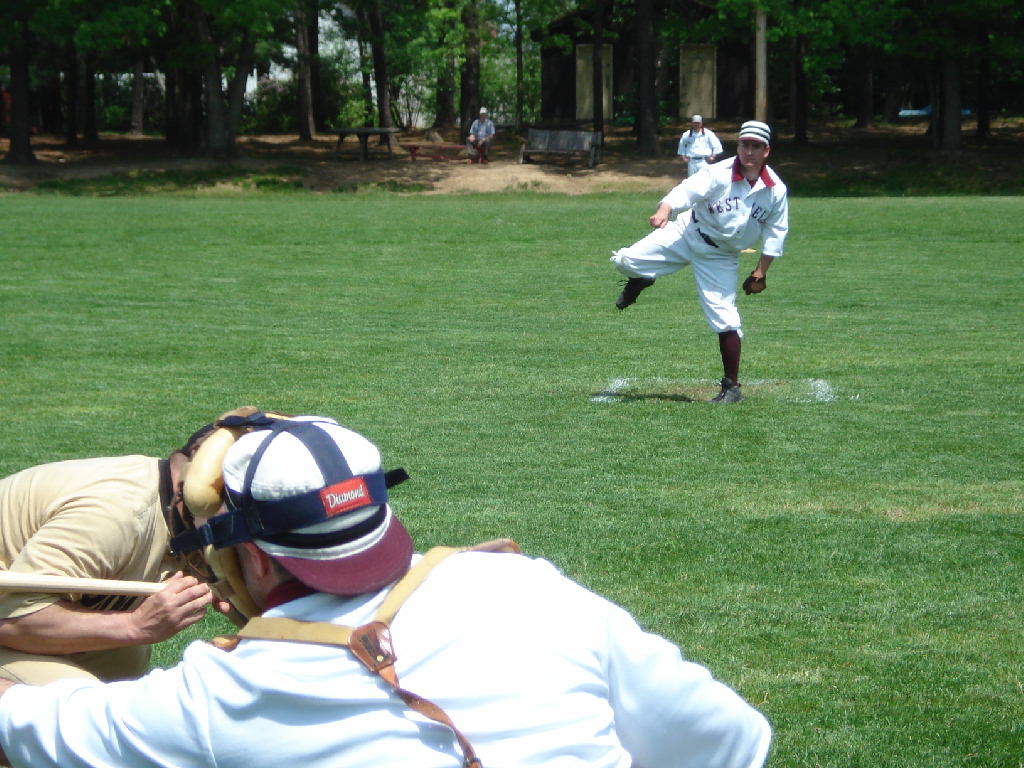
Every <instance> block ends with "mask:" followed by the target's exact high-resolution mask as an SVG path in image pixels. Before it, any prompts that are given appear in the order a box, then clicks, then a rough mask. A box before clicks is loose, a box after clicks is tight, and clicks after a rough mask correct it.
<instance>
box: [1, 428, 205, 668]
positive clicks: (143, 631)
mask: <svg viewBox="0 0 1024 768" xmlns="http://www.w3.org/2000/svg"><path fill="white" fill-rule="evenodd" d="M198 434H199V433H197V435H198ZM195 437H196V436H193V438H195ZM190 441H191V439H190ZM192 447H193V448H194V447H195V446H194V445H193V446H192ZM185 450H189V448H188V444H186V447H185V448H183V449H181V450H178V451H175V452H174V453H172V454H171V456H170V457H169V458H168V459H155V458H150V457H148V456H121V457H111V458H92V459H78V460H71V461H60V462H54V463H51V464H43V465H40V466H36V467H31V468H29V469H25V470H22V471H20V472H17V473H15V474H13V475H11V476H9V477H6V478H4V479H2V480H0V569H3V570H9V571H19V572H28V573H40V574H51V575H60V576H80V577H87V578H102V579H127V580H132V581H153V582H157V581H163V580H165V579H166V586H165V588H164V589H163V590H161V591H160V592H158V593H157V594H155V595H152V596H150V597H145V598H142V597H127V596H116V595H114V596H110V595H106V596H100V595H70V594H68V595H55V594H19V593H11V592H3V591H0V678H5V679H9V680H14V681H16V682H26V683H33V684H42V683H46V682H49V681H51V680H55V679H59V678H64V677H96V678H99V679H100V680H104V681H111V680H122V679H129V678H133V677H138V676H139V675H141V674H142V673H144V672H145V671H146V668H147V667H148V665H149V657H150V650H151V646H152V645H153V644H154V643H158V642H161V641H162V640H165V639H167V638H168V637H171V636H172V635H174V634H176V633H177V632H179V631H181V630H182V629H184V628H185V627H188V626H190V625H192V624H195V623H196V622H198V621H199V620H200V619H201V618H202V617H203V616H204V615H205V613H206V607H207V606H208V605H210V604H211V602H212V601H213V596H212V594H211V592H210V588H209V586H208V585H207V584H204V583H200V582H199V581H198V580H197V579H195V578H194V577H193V576H186V575H183V574H182V573H181V572H180V571H178V568H180V567H181V565H182V564H181V563H180V562H178V561H176V560H174V559H173V558H172V557H171V555H170V552H169V549H168V540H169V531H168V526H169V525H170V524H171V522H170V520H171V519H172V516H173V515H174V514H175V509H176V507H177V512H178V513H180V504H181V501H180V494H179V493H177V492H176V490H177V489H178V488H179V487H180V485H179V483H180V480H179V478H180V476H181V474H182V468H183V467H184V466H185V464H186V463H187V460H188V456H187V455H186V454H185V453H183V451H185Z"/></svg>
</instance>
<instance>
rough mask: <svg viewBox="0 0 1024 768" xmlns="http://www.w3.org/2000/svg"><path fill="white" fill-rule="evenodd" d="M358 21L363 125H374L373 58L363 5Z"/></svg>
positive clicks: (356, 9) (356, 10)
mask: <svg viewBox="0 0 1024 768" xmlns="http://www.w3.org/2000/svg"><path fill="white" fill-rule="evenodd" d="M355 12H356V20H357V22H358V24H359V38H358V39H357V40H356V45H357V46H358V48H359V72H360V73H361V75H362V78H363V125H365V126H370V125H373V82H372V80H371V78H370V67H371V66H372V64H373V62H372V60H371V59H372V57H371V56H370V55H369V54H368V53H367V52H366V45H367V41H366V40H365V39H364V35H365V34H367V33H366V30H368V29H369V27H370V25H369V22H368V21H367V19H366V11H365V10H363V7H362V6H361V5H356V6H355Z"/></svg>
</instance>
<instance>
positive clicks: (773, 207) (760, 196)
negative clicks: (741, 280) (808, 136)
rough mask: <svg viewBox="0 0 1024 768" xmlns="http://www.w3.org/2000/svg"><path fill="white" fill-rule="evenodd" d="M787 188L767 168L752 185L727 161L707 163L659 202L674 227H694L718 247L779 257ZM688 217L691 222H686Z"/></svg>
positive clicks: (786, 214) (734, 162)
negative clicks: (667, 210)
mask: <svg viewBox="0 0 1024 768" xmlns="http://www.w3.org/2000/svg"><path fill="white" fill-rule="evenodd" d="M786 192H787V191H786V185H785V184H784V183H783V182H782V179H780V178H779V176H778V174H776V173H775V171H773V170H772V169H771V168H769V167H768V166H767V165H766V166H764V168H763V169H762V170H761V175H760V176H759V177H758V178H757V181H755V182H754V184H753V185H751V184H750V182H748V181H747V180H746V179H745V178H743V174H742V172H741V171H740V165H739V159H738V158H735V157H730V158H728V159H725V160H721V161H719V162H717V163H714V164H712V165H709V166H707V167H705V168H703V169H701V170H700V171H699V172H697V173H696V174H694V175H693V176H690V177H688V178H686V179H684V180H683V181H682V182H680V183H679V184H677V185H676V186H675V187H673V188H672V189H671V190H669V192H668V194H667V195H665V197H663V198H662V199H661V202H662V203H663V204H665V205H667V206H669V207H670V208H671V209H672V212H673V213H679V212H680V211H685V210H690V212H691V215H690V216H687V217H679V218H678V219H677V222H678V226H679V227H680V228H685V227H687V226H695V227H697V228H698V229H699V230H700V232H701V233H703V234H704V235H705V236H706V237H708V238H710V239H711V240H712V241H714V243H715V244H716V245H717V246H718V247H719V248H721V249H723V250H726V251H734V252H739V251H742V250H743V249H744V248H755V247H757V246H758V245H760V246H761V253H762V254H763V255H765V256H769V257H772V258H778V257H779V256H781V255H782V251H783V246H784V244H785V241H786V234H787V233H788V232H789V201H788V196H787V193H786ZM691 219H692V221H691Z"/></svg>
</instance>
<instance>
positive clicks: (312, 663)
mask: <svg viewBox="0 0 1024 768" xmlns="http://www.w3.org/2000/svg"><path fill="white" fill-rule="evenodd" d="M383 597H384V592H381V593H379V594H377V595H367V596H363V597H358V598H351V599H345V598H338V597H333V596H331V595H325V594H313V595H309V596H306V597H301V598H299V599H296V600H292V601H291V602H287V603H284V604H283V605H281V606H279V607H276V608H273V609H271V610H270V611H268V612H267V614H266V615H268V616H288V617H291V618H295V619H300V620H307V621H333V622H336V623H342V624H347V625H349V626H359V625H361V624H363V623H365V622H366V621H368V620H369V619H370V618H371V617H372V615H373V612H374V610H375V609H376V608H377V607H378V606H379V604H380V602H381V601H382V599H383ZM392 635H393V638H394V648H395V652H396V653H397V656H398V661H397V663H396V669H397V671H398V674H399V679H400V681H401V684H402V686H403V687H404V688H406V689H408V690H411V691H414V692H415V693H417V694H419V695H422V696H425V697H427V698H429V699H431V700H432V701H434V702H436V703H437V704H438V705H439V706H441V707H443V708H444V710H445V711H446V712H447V713H448V714H449V715H450V716H451V718H452V720H453V721H454V722H455V723H456V725H457V726H458V727H459V729H460V730H462V731H463V732H464V733H465V734H466V735H467V736H468V737H469V739H470V740H471V741H472V743H473V745H474V746H475V747H476V750H477V752H478V754H479V756H480V757H481V759H482V760H483V764H484V765H485V766H487V768H533V767H534V766H537V767H538V768H539V767H540V766H544V767H545V768H550V767H551V766H556V765H557V766H559V767H560V768H629V767H630V766H631V765H633V766H640V767H642V768H654V767H655V766H657V767H658V768H758V767H759V766H760V765H761V764H762V763H763V762H764V760H765V757H766V755H767V752H768V748H769V744H770V741H771V728H770V727H769V725H768V722H767V721H766V720H765V718H764V717H763V716H762V715H761V714H760V713H759V712H758V711H757V710H755V709H754V708H753V707H751V706H750V705H749V704H747V702H745V701H744V700H743V699H742V698H741V697H740V696H739V695H738V694H737V693H736V692H735V691H733V690H732V689H731V688H729V687H727V686H726V685H723V684H722V683H720V682H717V681H716V680H714V679H713V678H712V676H711V674H710V673H709V672H708V670H707V669H705V668H704V667H703V666H701V665H699V664H696V663H693V662H691V661H686V660H685V659H683V658H682V656H681V654H680V652H679V649H678V648H676V647H675V646H674V645H672V644H671V643H669V642H668V641H666V640H664V639H662V638H660V637H657V636H655V635H651V634H648V633H646V632H644V631H643V630H641V629H640V627H638V626H637V624H636V622H635V621H634V620H633V619H632V618H631V617H630V616H629V615H628V614H627V613H626V612H625V611H624V610H622V609H621V608H619V607H617V606H615V605H613V604H612V603H610V602H608V601H607V600H604V599H603V598H601V597H599V596H597V595H595V594H593V593H591V592H589V591H587V590H585V589H584V588H582V587H581V586H579V585H578V584H576V583H574V582H572V581H570V580H569V579H566V578H565V577H563V576H562V575H561V574H559V573H558V572H557V571H556V570H555V568H554V567H553V566H552V565H551V564H550V563H547V562H545V561H542V560H532V559H530V558H527V557H523V556H519V555H504V554H501V555H499V554H480V553H466V554H460V555H456V556H454V557H451V558H449V559H448V560H446V561H445V562H444V563H442V564H441V565H439V566H438V567H437V568H436V569H435V570H434V571H433V572H431V574H430V577H429V578H428V579H427V580H426V582H424V584H423V585H422V586H421V587H420V588H419V589H418V590H417V591H416V592H415V593H414V594H413V595H412V597H410V598H409V600H408V602H407V603H405V604H404V605H403V607H402V609H401V611H399V613H398V615H397V617H396V618H395V620H394V622H393V624H392ZM0 743H2V745H3V748H4V749H5V750H6V752H7V755H8V757H9V759H10V760H11V762H12V764H13V765H14V766H32V768H85V767H86V766H111V765H130V766H135V767H136V768H144V767H145V766H161V767H164V768H182V766H189V767H190V768H204V767H209V768H280V766H284V765H300V766H316V768H350V767H351V766H374V768H407V767H408V766H421V767H423V768H453V766H455V767H457V766H458V765H459V764H460V763H461V755H460V752H459V749H458V745H457V744H456V743H455V741H454V739H453V738H452V734H451V732H450V731H448V729H446V728H444V727H442V726H439V725H437V724H435V723H433V722H432V721H429V720H425V719H424V718H421V717H419V716H417V715H415V714H413V713H411V712H410V710H409V709H408V708H406V706H405V705H404V704H403V703H402V701H401V700H400V699H399V698H398V697H397V696H396V695H395V694H394V693H393V691H392V690H391V689H390V688H389V687H388V686H387V685H386V684H384V683H383V681H381V680H379V679H378V678H375V677H374V676H373V675H371V674H369V673H368V672H367V671H366V670H365V669H364V668H363V667H362V665H361V664H359V663H358V662H357V661H355V660H354V659H353V658H351V657H350V655H349V654H348V652H347V651H345V650H344V649H341V648H334V647H329V646H322V645H312V644H305V643H297V642H275V641H265V640H243V641H242V643H241V644H240V645H239V646H238V648H237V649H236V650H234V651H232V652H225V651H222V650H218V649H216V648H214V647H212V646H209V645H206V644H204V643H195V644H193V645H192V646H190V647H189V648H188V650H187V651H186V652H185V656H184V659H183V661H182V662H181V664H179V665H178V666H177V667H175V668H174V669H170V670H158V671H154V672H152V673H150V674H149V675H147V676H146V677H144V678H142V679H140V680H137V681H130V682H122V683H113V684H111V685H107V686H102V685H97V684H95V683H91V682H88V681H82V682H79V681H61V682H59V683H56V684H53V685H49V686H40V687H34V686H27V685H16V686H14V687H13V688H10V689H9V690H8V691H7V692H6V693H5V694H4V695H3V696H2V697H0Z"/></svg>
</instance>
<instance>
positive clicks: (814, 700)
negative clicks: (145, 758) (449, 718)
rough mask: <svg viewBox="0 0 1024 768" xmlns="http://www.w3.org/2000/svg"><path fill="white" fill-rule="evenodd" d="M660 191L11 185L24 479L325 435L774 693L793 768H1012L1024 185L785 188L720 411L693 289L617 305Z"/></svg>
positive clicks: (1018, 683) (417, 497) (406, 496)
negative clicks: (1018, 188)
mask: <svg viewBox="0 0 1024 768" xmlns="http://www.w3.org/2000/svg"><path fill="white" fill-rule="evenodd" d="M654 202H655V201H654V200H652V199H638V198H637V197H636V196H624V195H621V196H619V195H607V196H605V195H602V196H582V197H572V198H563V197H555V196H543V195H531V194H527V195H520V196H513V195H481V196H474V197H459V198H445V197H416V196H413V197H401V196H396V195H388V194H384V193H377V194H359V195H325V196H313V195H307V194H301V193H293V194H285V193H281V194H255V195H252V196H249V197H244V198H221V197H215V196H208V197H194V198H189V197H155V196H154V197H128V198H90V197H82V198H69V197H56V196H34V195H19V196H7V197H3V198H2V199H0V233H2V237H3V241H2V242H3V245H2V248H0V267H2V270H3V281H2V283H0V307H2V319H3V325H2V330H0V407H2V409H3V412H4V413H5V414H6V419H5V421H6V424H5V437H4V439H3V442H2V445H3V450H2V451H0V473H3V474H6V473H8V472H11V471H14V470H16V469H19V468H21V467H24V466H27V465H30V464H34V463H39V462H42V461H47V460H53V459H60V458H68V457H77V456H85V455H105V454H120V453H136V452H137V453H148V454H152V455H164V454H166V453H167V452H168V451H169V450H170V449H172V448H173V447H175V446H176V445H177V444H179V443H180V442H181V440H182V439H183V438H184V437H185V436H186V435H187V434H189V433H190V432H191V431H192V430H193V429H195V428H196V427H197V426H199V425H200V424H202V423H205V422H207V421H209V420H210V419H211V418H212V417H213V416H214V415H216V414H217V413H218V412H220V411H222V410H226V409H228V408H231V407H234V406H236V405H240V404H243V403H254V404H257V405H260V406H263V407H267V408H277V409H282V410H286V411H293V412H315V413H322V414H326V415H330V416H334V417H336V418H338V419H339V420H340V421H342V422H343V423H345V424H347V425H349V426H351V427H353V428H355V429H357V430H359V431H362V432H364V433H365V434H366V435H368V436H369V437H370V438H371V439H373V440H374V441H375V442H377V443H378V445H380V447H381V449H382V451H383V453H384V456H385V460H386V464H387V467H389V468H390V467H396V466H404V467H406V468H407V469H408V471H409V473H410V475H411V476H412V480H411V481H410V482H408V483H406V484H404V485H402V486H401V487H400V488H398V489H396V491H395V492H394V494H393V501H394V503H395V506H396V509H397V511H398V512H399V514H400V515H401V516H402V517H403V519H404V520H405V521H406V522H407V524H408V526H409V527H410V529H411V530H412V532H413V534H414V536H415V538H416V539H417V543H418V545H419V547H420V548H427V547H430V546H433V545H435V544H467V543H474V542H476V541H480V540H483V539H487V538H493V537H497V536H510V537H512V538H515V539H516V540H517V541H519V542H520V544H521V545H522V546H523V548H524V550H525V551H526V552H528V553H530V554H533V555H538V556H543V557H547V558H549V559H551V560H552V561H554V562H555V563H556V564H558V565H559V566H560V567H562V568H563V569H564V570H565V571H566V572H567V573H568V574H570V575H571V576H573V577H575V578H577V579H579V580H580V581H582V582H583V583H585V584H587V585H588V586H590V587H592V588H594V589H596V590H598V591H600V592H602V593H604V594H606V595H608V596H609V597H611V598H612V599H614V600H616V601H618V602H620V603H621V604H623V605H625V606H626V607H627V608H629V609H630V610H631V611H633V612H634V613H635V614H636V615H637V616H638V618H639V619H640V621H641V623H642V624H644V625H645V626H646V627H648V628H650V629H651V630H653V631H656V632H658V633H662V634H664V635H666V636H668V637H669V638H671V639H672V640H673V641H675V642H677V643H679V644H680V646H681V647H682V648H683V650H684V653H685V654H687V655H688V656H689V657H691V658H694V659H696V660H699V661H701V662H703V663H706V664H707V665H708V666H709V667H710V668H711V669H712V670H713V671H714V672H715V674H716V675H717V676H718V677H720V678H721V679H723V680H725V681H727V682H728V683H730V684H731V685H733V686H735V687H737V688H738V689H739V690H740V691H741V692H742V693H743V694H744V695H745V696H746V697H747V698H748V699H749V700H751V701H752V702H753V703H755V704H756V705H757V706H758V707H760V708H761V709H762V710H763V711H764V712H765V713H766V714H767V716H768V717H769V719H770V720H771V721H772V723H773V725H774V727H775V729H776V742H775V747H774V754H773V757H772V758H771V760H770V763H769V764H770V765H772V766H777V767H778V768H783V767H784V768H798V767H799V768H807V767H809V766H834V767H835V768H850V767H851V766H858V767H860V766H863V767H865V768H868V767H871V768H874V767H876V766H878V767H881V766H893V767H894V768H895V767H896V766H901V767H902V766H928V767H929V768H945V767H947V766H948V767H952V766H991V767H992V768H997V767H998V768H1007V767H1009V768H1019V767H1020V766H1022V765H1024V748H1022V745H1024V649H1022V644H1021V640H1020V634H1021V627H1022V625H1024V607H1022V606H1024V588H1022V578H1021V567H1022V564H1024V515H1022V499H1024V479H1022V474H1021V470H1022V458H1024V430H1022V424H1024V394H1022V387H1021V384H1022V381H1021V379H1022V377H1021V374H1022V353H1021V338H1022V335H1024V309H1022V301H1021V289H1020V284H1019V283H1020V281H1019V279H1018V274H1017V273H1018V271H1019V270H1018V269H1017V258H1018V256H1019V255H1020V254H1019V249H1020V245H1021V243H1022V241H1024V219H1022V217H1021V215H1020V213H1021V210H1022V198H1019V197H986V198H966V197H960V198H958V197H942V198H921V197H909V198H856V199H842V198H838V199H828V200H819V199H808V198H794V200H793V201H792V205H791V209H792V210H791V217H792V235H791V237H790V240H789V243H788V248H787V254H786V256H785V258H784V260H783V261H781V262H779V263H778V264H777V265H776V266H775V267H774V268H773V269H772V271H771V272H770V273H769V275H768V290H767V291H766V292H765V293H764V294H762V295H760V296H757V297H741V311H742V313H743V315H744V321H745V325H746V337H745V340H744V342H745V347H744V358H743V371H742V378H743V380H744V390H745V393H746V397H747V400H746V401H745V402H744V403H742V404H740V405H738V406H732V407H720V408H716V407H711V406H708V405H705V404H703V403H701V402H692V401H693V400H698V401H699V400H701V399H703V398H706V397H709V396H710V395H712V394H714V392H715V391H716V386H715V380H716V379H717V377H718V376H720V372H719V361H718V354H717V344H716V343H715V339H714V337H713V336H712V335H711V334H710V333H709V332H708V331H707V329H706V327H705V326H704V324H703V320H702V318H701V316H700V312H699V309H698V307H697V304H696V300H695V298H694V296H693V285H692V278H691V277H690V276H689V274H688V273H683V274H681V275H678V276H675V277H671V278H666V279H663V280H660V281H659V282H658V284H657V285H656V286H655V287H654V288H652V289H650V290H649V291H647V292H645V293H644V294H643V296H642V297H641V299H640V301H639V302H638V303H637V305H636V306H634V307H632V308H630V309H628V310H626V311H625V312H621V313H620V312H617V311H616V310H615V309H614V307H613V300H614V298H615V295H616V293H617V291H618V286H617V284H616V276H615V274H614V272H613V270H612V268H611V266H610V264H609V263H608V261H607V257H608V255H609V252H610V250H611V249H612V248H615V247H618V246H621V245H626V244H628V243H630V242H632V241H633V240H634V239H636V238H638V237H639V236H641V235H642V234H643V233H644V231H645V226H646V223H645V218H646V216H647V215H648V213H649V212H650V209H651V208H652V206H653V204H654ZM750 264H751V265H752V264H753V257H752V256H751V257H750ZM744 266H748V265H746V264H744ZM222 628H223V627H222V625H220V624H218V623H217V622H215V621H213V620H209V621H207V622H205V623H204V624H203V625H200V628H199V633H198V634H210V633H212V632H214V631H217V630H220V629H222ZM180 647H181V642H179V641H172V642H169V643H166V644H164V646H162V647H161V649H159V650H160V653H159V654H158V660H159V662H160V663H162V664H170V663H173V662H174V661H175V659H176V656H177V654H178V653H179V651H180ZM424 693H425V694H426V695H429V692H424Z"/></svg>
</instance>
